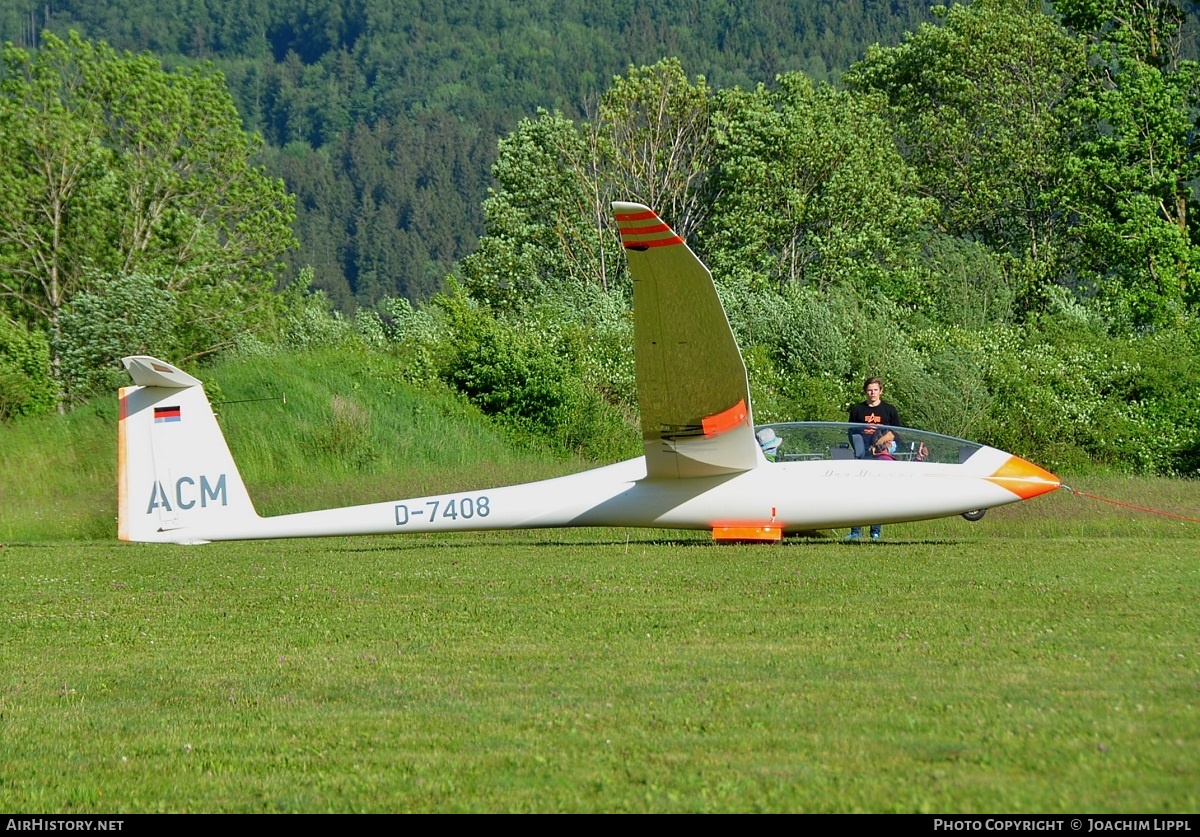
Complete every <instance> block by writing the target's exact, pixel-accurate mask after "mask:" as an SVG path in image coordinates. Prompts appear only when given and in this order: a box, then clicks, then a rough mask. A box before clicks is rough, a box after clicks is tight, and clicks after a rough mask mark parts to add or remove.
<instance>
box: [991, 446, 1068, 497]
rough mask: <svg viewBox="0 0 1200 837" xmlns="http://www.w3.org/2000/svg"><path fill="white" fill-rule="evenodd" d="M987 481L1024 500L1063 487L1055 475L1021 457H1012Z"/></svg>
mask: <svg viewBox="0 0 1200 837" xmlns="http://www.w3.org/2000/svg"><path fill="white" fill-rule="evenodd" d="M986 479H987V480H988V482H994V483H995V484H996V485H998V486H1000V487H1001V488H1004V489H1007V490H1008V491H1011V492H1012V493H1013V494H1016V495H1017V496H1018V497H1020V498H1021V499H1022V500H1028V499H1029V498H1030V497H1037V496H1039V495H1041V494H1046V493H1048V492H1051V491H1054V490H1055V489H1056V488H1058V487H1059V486H1060V485H1062V480H1060V479H1059V478H1058V477H1056V476H1054V474H1052V473H1050V472H1049V471H1047V470H1045V469H1044V468H1039V467H1038V466H1037V465H1034V464H1033V463H1032V462H1026V461H1025V460H1024V459H1021V458H1020V457H1019V456H1010V457H1009V459H1008V461H1007V462H1005V463H1004V464H1003V465H1001V466H1000V468H999V469H998V470H997V471H996V473H994V474H992V475H991V476H990V477H987V478H986Z"/></svg>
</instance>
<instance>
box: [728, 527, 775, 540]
mask: <svg viewBox="0 0 1200 837" xmlns="http://www.w3.org/2000/svg"><path fill="white" fill-rule="evenodd" d="M712 536H713V540H714V541H778V540H782V539H783V530H782V529H781V528H779V527H778V526H714V527H713V530H712Z"/></svg>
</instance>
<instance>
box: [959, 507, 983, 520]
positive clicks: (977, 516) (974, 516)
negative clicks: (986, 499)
mask: <svg viewBox="0 0 1200 837" xmlns="http://www.w3.org/2000/svg"><path fill="white" fill-rule="evenodd" d="M985 514H987V509H975V511H969V512H963V514H962V516H963V520H969V521H971V522H972V523H974V522H975V521H976V520H983V516H984V515H985Z"/></svg>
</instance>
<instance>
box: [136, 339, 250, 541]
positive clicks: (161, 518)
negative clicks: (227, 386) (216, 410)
mask: <svg viewBox="0 0 1200 837" xmlns="http://www.w3.org/2000/svg"><path fill="white" fill-rule="evenodd" d="M122 362H123V363H124V365H125V369H126V370H127V371H128V372H129V375H130V376H131V377H132V378H133V382H134V384H135V386H132V387H123V388H122V389H121V392H120V419H119V422H118V431H117V496H118V503H117V506H118V518H117V536H118V537H119V538H120V539H121V540H124V541H166V542H171V543H203V542H205V541H207V540H210V539H211V538H212V536H213V534H214V533H219V532H220V531H221V530H222V529H225V528H228V527H230V526H233V525H239V526H244V525H246V524H250V523H252V522H253V521H256V520H257V519H258V515H257V514H256V513H255V511H254V505H253V503H251V501H250V495H249V494H248V493H247V492H246V486H245V484H244V483H243V482H242V477H241V474H239V473H238V469H237V465H235V464H234V461H233V456H232V455H231V454H230V452H229V446H228V445H227V444H226V443H225V437H224V435H223V434H222V433H221V428H220V426H219V425H218V424H217V417H216V416H215V415H214V414H213V411H212V407H211V406H210V405H209V403H208V397H207V396H206V395H205V394H204V387H203V385H202V384H201V383H200V381H198V380H196V379H195V378H193V377H192V376H191V375H189V374H187V373H186V372H183V371H182V370H180V369H177V368H175V367H174V366H172V365H171V364H169V363H164V362H163V361H161V360H157V359H155V358H152V357H145V356H137V357H127V358H125V359H124V360H123V361H122Z"/></svg>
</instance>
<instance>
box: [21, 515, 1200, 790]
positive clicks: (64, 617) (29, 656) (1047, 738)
mask: <svg viewBox="0 0 1200 837" xmlns="http://www.w3.org/2000/svg"><path fill="white" fill-rule="evenodd" d="M627 537H628V540H626V538H627ZM1197 553H1198V550H1197V548H1196V542H1195V540H1194V539H1178V538H1176V539H1160V538H1094V539H1075V538H1063V539H1049V540H1038V539H1025V538H979V539H970V540H968V539H958V540H952V539H947V540H914V541H908V542H888V543H884V544H877V545H861V546H860V545H853V544H843V543H840V542H832V541H822V540H796V541H792V542H789V543H787V544H785V545H783V546H776V547H737V546H719V545H714V544H712V543H709V542H707V541H704V540H700V539H687V538H685V539H675V540H667V539H659V538H650V539H647V538H646V536H645V534H644V533H637V532H628V533H625V532H611V531H610V532H595V531H582V532H575V533H516V534H507V535H502V534H496V535H462V536H438V537H412V538H395V539H379V538H366V539H358V540H351V539H346V540H342V539H337V540H330V541H302V542H272V543H246V544H227V545H215V544H214V545H210V546H206V547H198V548H179V547H166V546H137V545H119V544H110V543H60V544H54V545H16V546H14V545H10V546H7V547H6V548H5V549H4V550H3V552H2V553H0V558H2V560H3V562H4V566H5V570H6V583H5V586H4V592H3V594H0V619H2V620H3V624H4V635H5V642H4V643H3V645H2V646H0V672H2V673H0V718H2V720H0V751H2V752H3V753H4V754H5V755H4V760H3V762H4V766H3V769H2V771H0V776H2V779H0V807H2V808H3V809H4V810H8V811H47V810H49V811H118V812H130V811H156V810H167V811H218V810H219V811H326V810H328V811H759V810H761V811H946V812H950V811H1089V812H1099V811H1161V812H1179V811H1195V810H1196V809H1197V807H1198V806H1200V783H1197V781H1196V779H1197V777H1198V776H1200V711H1198V709H1200V613H1198V611H1197V608H1196V604H1195V603H1196V600H1197V592H1198V589H1200V555H1198V554H1197Z"/></svg>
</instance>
